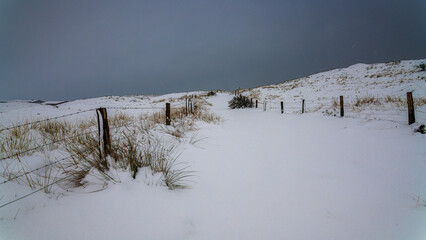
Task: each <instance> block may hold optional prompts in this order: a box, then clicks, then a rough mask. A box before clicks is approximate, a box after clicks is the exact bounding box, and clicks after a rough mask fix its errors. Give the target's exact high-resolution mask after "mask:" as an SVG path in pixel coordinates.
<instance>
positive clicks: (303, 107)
mask: <svg viewBox="0 0 426 240" xmlns="http://www.w3.org/2000/svg"><path fill="white" fill-rule="evenodd" d="M302 113H305V99H302Z"/></svg>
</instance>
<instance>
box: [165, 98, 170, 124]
mask: <svg viewBox="0 0 426 240" xmlns="http://www.w3.org/2000/svg"><path fill="white" fill-rule="evenodd" d="M166 125H170V103H166Z"/></svg>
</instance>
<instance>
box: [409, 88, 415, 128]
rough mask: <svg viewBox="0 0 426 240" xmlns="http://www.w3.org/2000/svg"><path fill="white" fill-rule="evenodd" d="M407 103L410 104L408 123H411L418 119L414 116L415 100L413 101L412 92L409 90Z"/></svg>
mask: <svg viewBox="0 0 426 240" xmlns="http://www.w3.org/2000/svg"><path fill="white" fill-rule="evenodd" d="M407 105H408V125H411V124H413V123H414V122H415V121H416V118H415V116H414V101H413V93H412V92H407Z"/></svg>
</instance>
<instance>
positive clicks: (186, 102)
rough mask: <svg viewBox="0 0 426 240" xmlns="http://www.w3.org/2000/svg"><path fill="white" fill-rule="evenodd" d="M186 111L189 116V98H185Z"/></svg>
mask: <svg viewBox="0 0 426 240" xmlns="http://www.w3.org/2000/svg"><path fill="white" fill-rule="evenodd" d="M185 113H186V116H188V98H186V99H185Z"/></svg>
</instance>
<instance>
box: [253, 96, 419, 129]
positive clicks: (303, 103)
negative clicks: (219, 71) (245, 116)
mask: <svg viewBox="0 0 426 240" xmlns="http://www.w3.org/2000/svg"><path fill="white" fill-rule="evenodd" d="M252 101H253V99H252ZM392 101H396V106H397V107H396V108H394V109H392V110H390V111H389V109H386V108H384V107H383V105H385V103H388V102H389V103H392ZM257 103H258V104H257V108H260V109H262V110H263V111H267V110H272V111H275V110H278V111H280V112H281V113H287V114H288V113H293V114H294V113H310V112H316V111H318V110H323V111H330V110H332V112H328V113H329V114H330V113H331V114H332V115H336V116H337V115H339V109H340V107H341V106H342V103H341V102H340V99H339V97H331V98H330V97H317V98H315V99H314V98H299V99H286V100H285V99H269V100H267V99H265V100H263V101H258V102H257ZM407 103H408V102H407ZM407 103H405V102H402V99H401V98H398V99H396V100H395V99H390V100H387V99H386V98H379V97H374V96H372V97H366V98H365V99H364V97H360V96H356V95H350V96H348V97H347V96H345V97H344V101H343V109H344V113H341V114H344V116H345V117H351V118H359V119H366V120H380V121H389V122H394V123H402V124H403V123H404V122H405V117H406V115H405V114H407V108H404V107H403V106H407V105H406V104H407ZM281 104H283V105H282V106H281ZM265 105H266V106H265ZM413 109H414V111H415V112H416V113H419V114H418V115H419V116H418V117H417V119H418V120H420V121H424V120H426V116H425V115H424V114H425V113H426V112H425V111H422V110H420V109H419V107H418V106H417V107H416V106H414V105H413ZM365 112H368V113H365ZM412 114H414V113H412Z"/></svg>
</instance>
